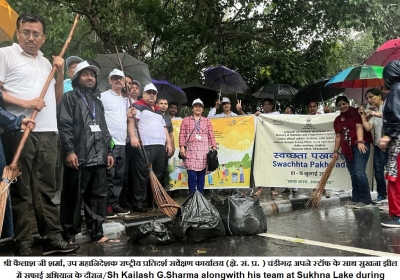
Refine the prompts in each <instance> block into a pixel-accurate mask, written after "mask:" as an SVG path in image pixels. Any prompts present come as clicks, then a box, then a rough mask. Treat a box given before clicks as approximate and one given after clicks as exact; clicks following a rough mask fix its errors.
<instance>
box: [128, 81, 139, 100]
mask: <svg viewBox="0 0 400 280" xmlns="http://www.w3.org/2000/svg"><path fill="white" fill-rule="evenodd" d="M139 92H140V87H139V86H138V85H137V84H132V86H131V88H130V90H129V96H130V97H131V98H132V99H134V100H137V98H138V96H139Z"/></svg>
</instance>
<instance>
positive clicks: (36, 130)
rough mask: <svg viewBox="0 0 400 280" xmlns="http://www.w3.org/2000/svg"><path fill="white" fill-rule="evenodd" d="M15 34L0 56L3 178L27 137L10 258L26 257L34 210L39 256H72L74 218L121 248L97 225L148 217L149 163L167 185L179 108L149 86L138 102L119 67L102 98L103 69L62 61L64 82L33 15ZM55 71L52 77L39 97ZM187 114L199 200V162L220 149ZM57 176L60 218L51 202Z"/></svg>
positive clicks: (7, 230)
mask: <svg viewBox="0 0 400 280" xmlns="http://www.w3.org/2000/svg"><path fill="white" fill-rule="evenodd" d="M16 34H17V40H18V43H14V44H13V45H12V46H9V47H4V48H0V69H1V70H0V87H1V88H0V89H1V91H0V99H1V101H2V103H1V111H0V124H1V127H2V128H4V129H5V131H4V132H3V133H2V134H1V139H2V141H3V143H4V146H5V147H6V149H5V153H4V151H3V147H2V145H0V167H1V170H0V172H2V169H3V168H4V166H5V165H6V164H9V163H10V162H11V160H12V158H13V156H14V153H15V151H16V149H17V146H18V144H19V142H20V140H21V137H22V135H23V133H24V132H23V131H24V130H26V129H30V130H31V133H30V136H29V138H28V140H27V142H26V144H25V147H24V149H23V151H22V153H21V155H20V160H19V162H20V170H21V172H22V175H21V176H20V177H19V178H18V180H16V182H15V184H12V185H11V186H10V195H9V197H8V204H7V211H6V213H5V223H4V227H3V230H2V237H13V238H14V241H15V255H22V256H29V255H33V253H34V250H33V249H32V247H33V236H32V231H31V225H30V222H29V218H28V216H29V215H27V213H28V212H29V204H30V203H32V205H33V211H34V214H35V218H36V223H37V229H38V231H39V234H40V235H41V237H42V238H43V240H44V246H43V250H42V254H43V255H49V254H53V253H69V252H73V251H75V250H78V249H79V245H78V244H76V243H75V236H76V234H78V233H80V232H81V226H82V225H81V220H82V216H81V210H83V212H84V218H85V223H86V227H87V232H88V234H89V235H90V237H91V239H92V241H94V242H97V243H105V242H119V240H116V239H112V238H109V237H107V236H105V235H104V232H103V223H104V221H105V219H106V218H114V217H116V216H121V215H127V214H129V213H130V211H129V210H131V211H135V212H142V213H143V212H146V211H147V209H146V203H147V204H148V205H150V203H148V201H149V199H148V190H149V188H148V183H149V182H148V172H149V170H148V164H151V165H152V169H151V170H152V171H153V172H154V173H155V175H156V176H157V178H158V179H159V181H163V180H165V175H166V174H165V173H166V166H167V161H168V158H169V157H171V156H172V155H173V153H174V151H175V143H174V140H173V128H172V122H171V120H172V119H174V118H176V115H177V113H178V104H177V103H175V102H170V103H169V104H168V100H166V99H163V98H157V97H158V90H157V88H156V87H155V86H154V85H153V84H151V83H150V84H147V85H146V86H145V87H144V90H143V92H142V93H141V94H140V83H139V82H138V81H137V80H135V79H134V78H133V77H129V76H125V74H124V72H123V71H120V70H118V69H114V70H113V71H112V72H111V73H110V74H109V77H108V78H109V79H108V81H109V84H110V88H109V90H107V91H104V92H101V93H100V94H99V92H98V84H99V82H100V81H98V79H97V77H98V74H99V72H100V71H101V69H99V67H98V66H97V65H96V63H94V62H92V61H86V60H84V59H82V58H80V57H77V56H71V57H68V58H67V59H66V63H65V64H66V65H65V66H66V69H67V75H68V76H69V79H67V80H64V59H63V58H61V57H53V65H51V64H50V62H49V61H48V60H47V59H46V58H45V57H44V56H43V53H42V52H41V51H40V49H41V47H42V45H43V44H44V41H45V38H46V24H45V22H44V20H43V19H42V18H40V17H38V16H36V15H33V14H29V13H27V14H22V15H20V16H19V17H18V19H17V32H16ZM52 67H56V68H57V78H56V79H52V81H51V83H50V86H49V88H48V89H47V92H46V95H45V97H44V98H43V99H41V98H38V95H39V93H40V92H41V91H42V87H43V86H44V84H45V82H46V80H47V78H48V76H49V74H50V72H51V70H52ZM139 97H140V99H139ZM3 101H4V102H3ZM3 108H4V109H3ZM33 109H35V110H37V111H39V113H38V114H37V117H36V120H33V119H29V118H27V117H25V116H29V115H30V114H31V113H32V112H33ZM168 109H169V111H168V114H167V110H168ZM6 110H7V111H6ZM192 112H193V114H192V116H189V117H186V118H185V119H183V121H182V127H181V135H180V138H179V150H180V153H181V154H182V156H183V157H184V164H185V167H186V168H187V169H188V184H189V189H190V192H191V193H193V192H194V191H195V190H196V187H197V189H198V190H199V191H201V192H203V189H204V177H205V172H206V164H207V161H206V155H207V153H208V151H209V150H210V149H213V150H216V148H217V147H216V143H215V137H214V134H213V130H212V126H211V122H210V121H209V120H208V119H207V118H204V117H203V116H202V113H203V112H204V104H203V102H202V101H201V100H200V99H196V100H195V101H194V102H193V104H192ZM57 172H58V173H61V175H62V176H61V178H62V179H61V180H62V188H61V203H60V212H58V209H57V206H56V205H55V204H54V202H53V198H54V197H55V192H56V189H57V187H56V173H57ZM150 201H151V198H150ZM121 203H123V206H124V207H125V208H128V209H124V207H121ZM148 205H147V206H148ZM129 208H130V209H129ZM11 210H12V211H11ZM11 219H12V221H11Z"/></svg>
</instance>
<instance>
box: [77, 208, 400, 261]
mask: <svg viewBox="0 0 400 280" xmlns="http://www.w3.org/2000/svg"><path fill="white" fill-rule="evenodd" d="M387 218H388V214H387V212H382V211H379V208H378V207H373V208H369V209H360V210H353V209H348V208H346V207H345V206H338V207H329V208H322V209H321V208H319V209H315V210H302V211H295V212H289V213H284V214H279V215H274V216H269V217H268V232H267V233H268V234H273V235H274V236H276V237H277V238H271V237H266V236H245V237H237V236H230V237H226V238H224V239H220V240H218V241H213V242H208V243H203V244H182V243H175V244H173V245H167V246H138V245H132V244H127V243H125V242H123V243H120V244H106V245H92V244H83V245H82V248H81V250H80V251H79V253H78V255H81V256H365V255H373V253H367V254H365V252H363V251H361V250H358V249H359V248H361V249H368V250H374V251H378V254H377V255H384V254H385V253H398V254H400V229H387V228H383V227H382V226H381V225H380V223H381V221H385V220H386V219H387ZM286 237H292V238H297V241H299V242H292V241H287V240H285V239H287V238H286ZM301 239H307V240H310V241H318V242H322V244H318V245H311V244H304V243H302V242H303V241H302V240H301ZM123 240H124V241H125V239H123ZM121 241H122V240H121ZM328 245H329V246H328ZM338 245H340V246H346V247H347V249H348V250H346V251H345V250H342V249H340V248H336V249H335V248H329V247H331V246H338Z"/></svg>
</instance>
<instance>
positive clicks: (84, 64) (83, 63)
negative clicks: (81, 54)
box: [72, 61, 100, 80]
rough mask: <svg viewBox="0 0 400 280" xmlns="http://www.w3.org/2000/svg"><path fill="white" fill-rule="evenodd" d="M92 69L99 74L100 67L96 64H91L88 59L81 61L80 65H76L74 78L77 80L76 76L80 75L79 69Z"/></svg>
mask: <svg viewBox="0 0 400 280" xmlns="http://www.w3.org/2000/svg"><path fill="white" fill-rule="evenodd" d="M86 68H88V69H92V70H93V71H94V72H95V73H96V75H97V74H99V72H100V70H99V68H97V67H96V66H94V65H90V64H89V63H88V62H87V61H83V62H81V63H79V64H78V65H76V68H75V71H74V77H73V78H72V80H75V78H76V77H77V76H78V73H79V71H82V70H83V69H86Z"/></svg>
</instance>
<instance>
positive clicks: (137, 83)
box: [132, 80, 140, 87]
mask: <svg viewBox="0 0 400 280" xmlns="http://www.w3.org/2000/svg"><path fill="white" fill-rule="evenodd" d="M132 84H135V85H137V86H138V87H140V83H139V81H138V80H132Z"/></svg>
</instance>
